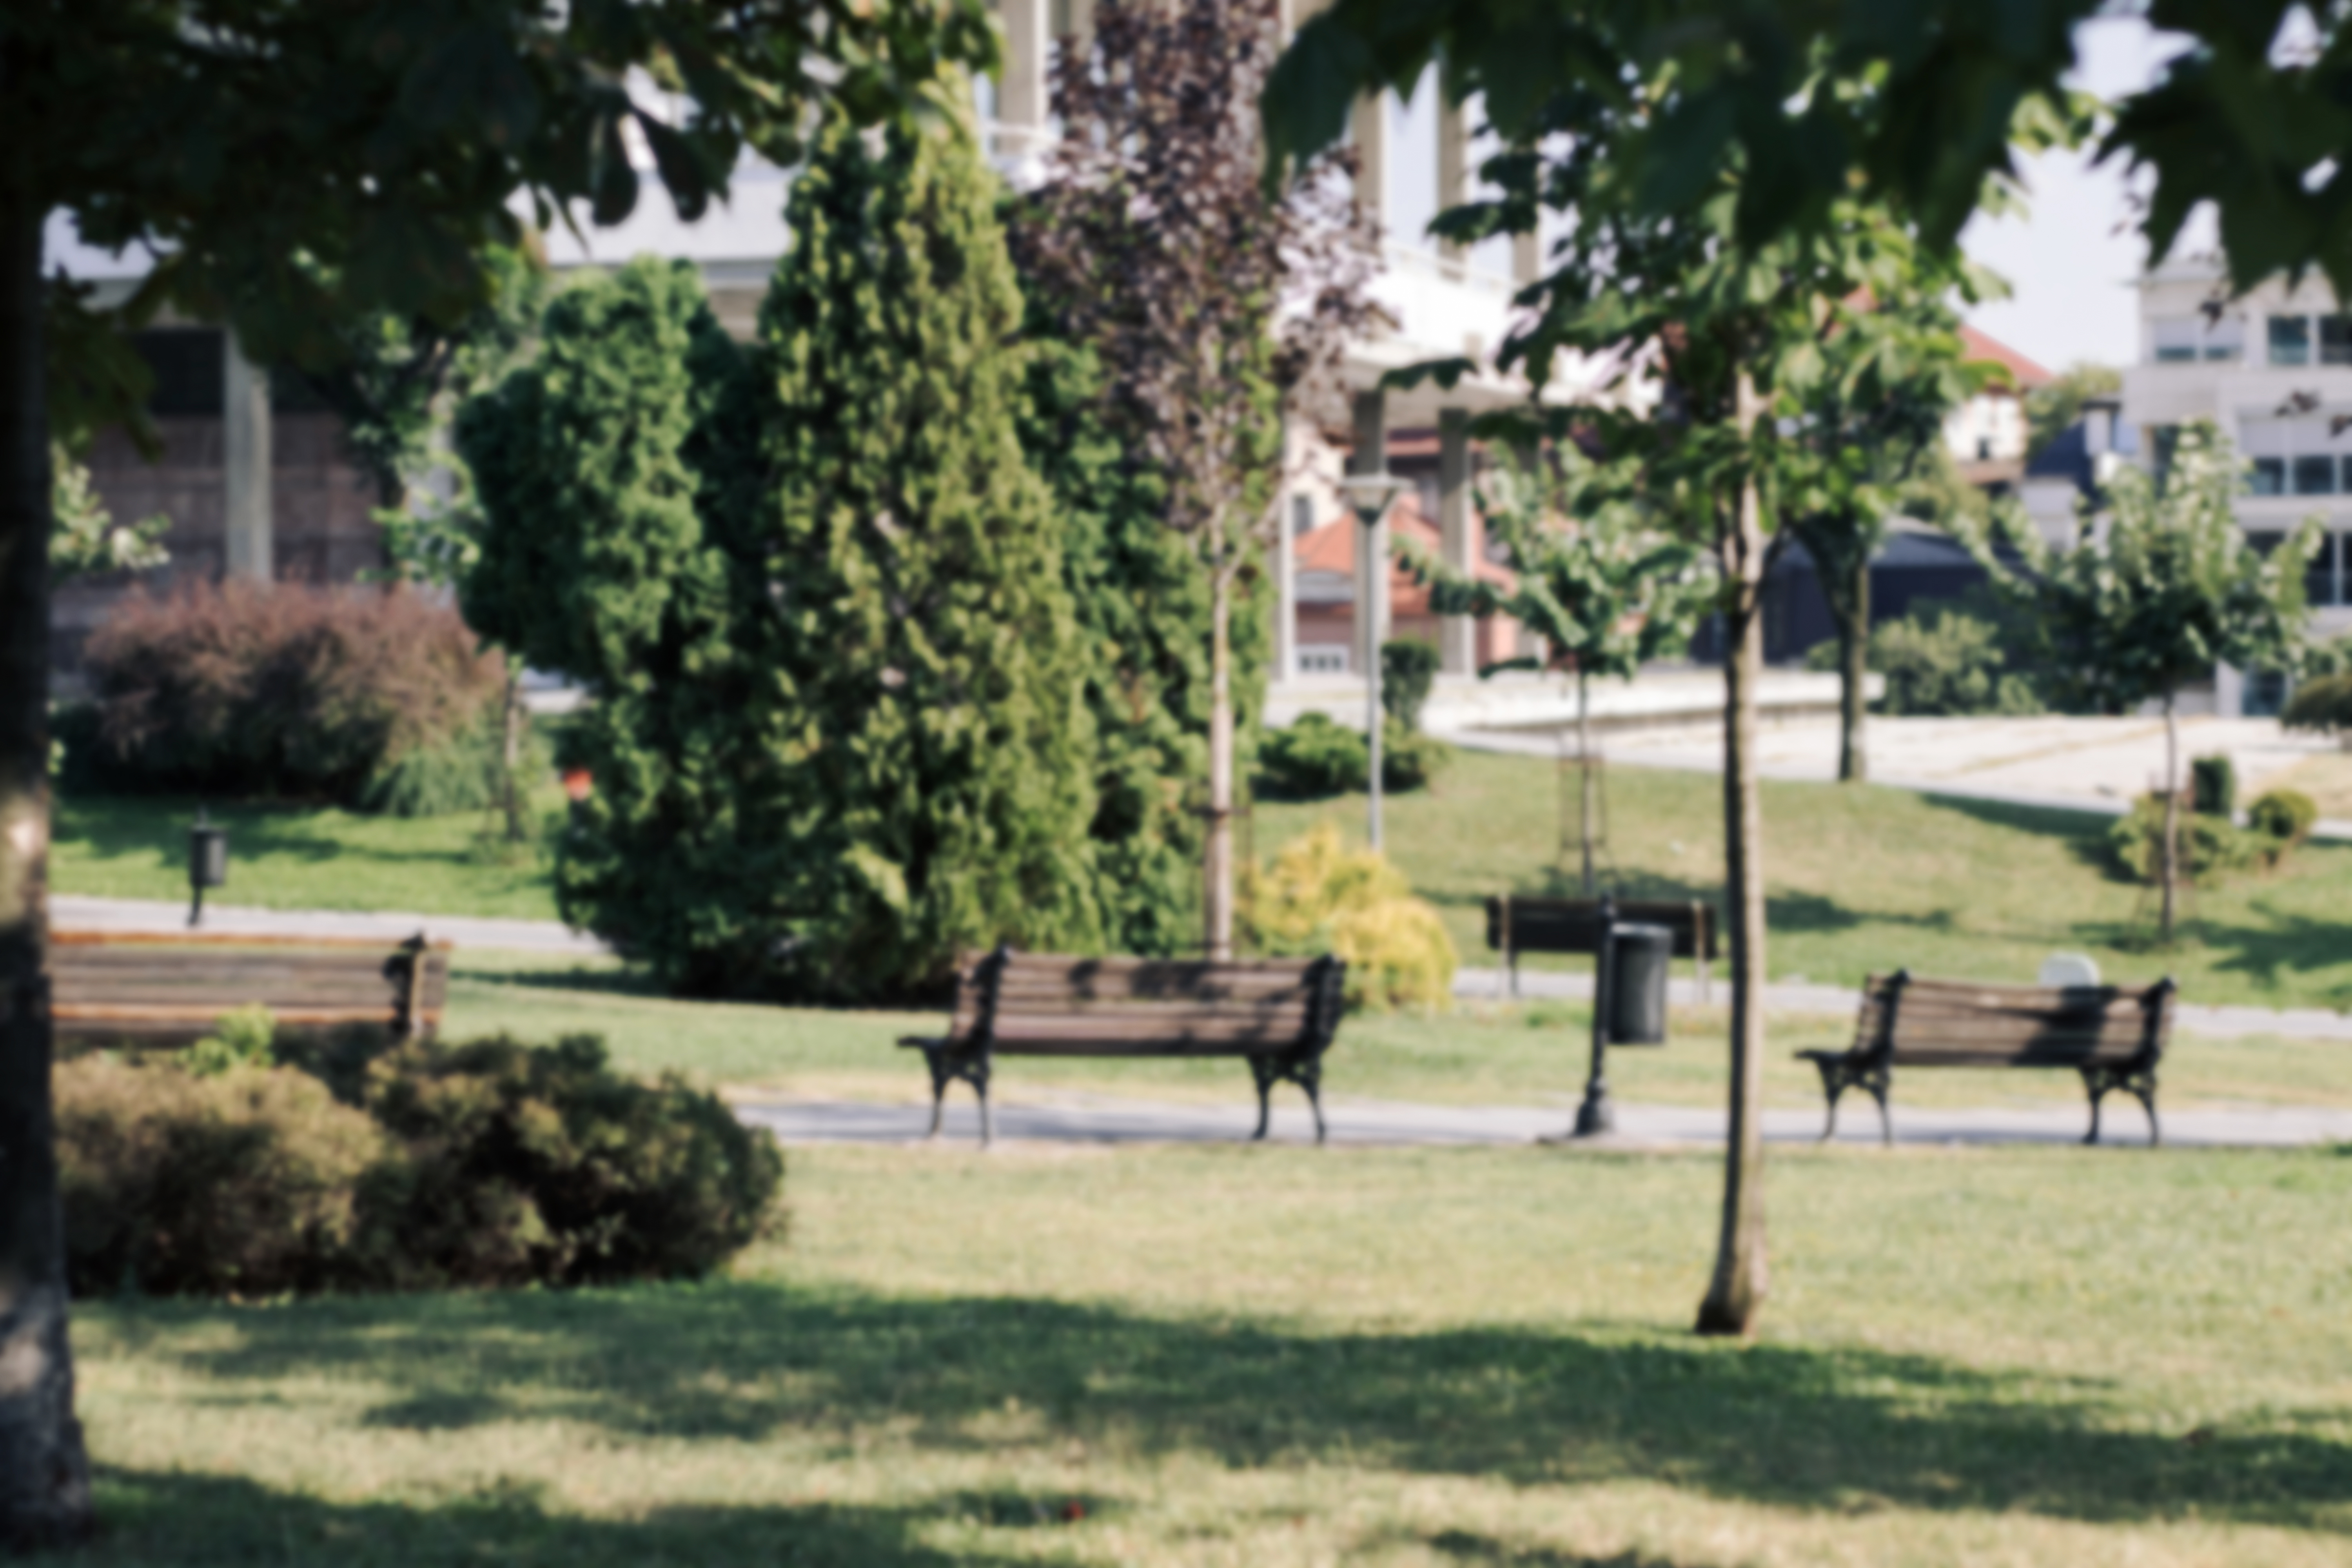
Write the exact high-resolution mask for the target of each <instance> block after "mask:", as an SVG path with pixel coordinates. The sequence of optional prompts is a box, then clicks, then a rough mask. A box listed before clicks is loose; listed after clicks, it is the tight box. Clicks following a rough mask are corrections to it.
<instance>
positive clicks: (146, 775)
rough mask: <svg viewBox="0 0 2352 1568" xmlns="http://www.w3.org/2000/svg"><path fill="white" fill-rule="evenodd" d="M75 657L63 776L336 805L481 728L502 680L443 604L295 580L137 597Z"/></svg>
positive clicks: (87, 783)
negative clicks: (80, 710)
mask: <svg viewBox="0 0 2352 1568" xmlns="http://www.w3.org/2000/svg"><path fill="white" fill-rule="evenodd" d="M84 657H85V660H86V662H87V665H88V668H89V682H90V690H91V693H92V703H91V706H92V709H93V713H92V715H91V716H90V717H89V718H87V719H82V720H79V721H68V724H67V725H66V726H65V729H66V733H67V740H68V746H67V769H68V773H67V777H68V784H69V785H78V786H79V787H83V788H95V789H119V790H132V791H145V790H159V791H171V792H174V793H183V794H206V795H232V796H291V797H297V798H303V799H317V800H330V801H335V802H338V803H341V804H343V805H361V804H362V801H363V800H364V798H365V797H366V795H367V793H368V789H369V786H370V784H371V783H372V781H374V780H376V779H377V778H379V777H380V776H382V775H383V774H384V773H386V772H387V771H389V770H391V769H393V768H394V767H396V766H397V765H398V764H399V763H402V762H403V760H404V759H405V758H407V757H409V756H410V755H411V754H412V753H415V752H420V751H424V750H428V749H431V748H433V747H436V746H439V745H445V744H446V743H448V742H452V741H453V740H455V739H456V738H457V737H458V736H459V735H461V734H463V733H465V732H466V731H468V730H469V729H472V728H474V727H475V726H476V725H478V723H479V722H480V721H481V718H482V715H483V712H484V710H485V709H486V707H488V708H494V707H495V705H496V700H497V699H498V697H499V694H500V692H501V690H502V689H503V684H504V679H505V675H504V666H503V664H502V662H501V661H500V659H499V657H498V656H497V655H496V654H485V653H482V652H481V651H479V649H478V645H477V640H476V638H475V637H474V634H473V633H472V632H470V631H468V630H467V628H466V625H465V623H464V622H463V621H462V620H460V619H459V618H458V617H457V612H456V611H455V610H452V609H450V608H449V607H448V606H446V605H436V604H435V603H433V602H431V601H429V600H428V599H426V598H425V596H424V595H420V594H416V593H413V592H406V591H398V590H395V591H393V592H389V593H387V592H383V591H381V590H376V589H362V588H347V589H333V588H316V587H307V586H303V585H300V584H274V585H265V584H253V583H246V582H240V581H231V582H228V583H225V584H217V585H215V584H209V583H205V582H201V581H194V582H188V583H184V584H181V585H180V586H179V587H178V588H176V589H175V590H174V591H173V592H172V593H171V594H169V595H164V596H161V597H156V596H151V595H147V594H145V593H143V592H140V591H137V590H134V591H133V592H132V593H131V594H130V595H127V596H126V597H124V598H123V599H122V600H121V602H120V603H119V604H117V605H116V606H115V609H114V612H113V614H112V615H110V616H109V617H108V618H107V620H106V622H105V624H103V625H102V626H100V627H99V629H98V630H97V631H96V632H95V633H94V634H92V636H91V637H90V639H89V645H88V647H87V648H86V649H85V655H84ZM93 742H94V743H93Z"/></svg>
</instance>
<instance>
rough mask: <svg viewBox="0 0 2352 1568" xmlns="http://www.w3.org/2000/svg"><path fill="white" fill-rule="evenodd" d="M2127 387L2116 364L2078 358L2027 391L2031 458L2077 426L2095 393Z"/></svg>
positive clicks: (2113, 392) (2112, 393)
mask: <svg viewBox="0 0 2352 1568" xmlns="http://www.w3.org/2000/svg"><path fill="white" fill-rule="evenodd" d="M2123 389H2124V376H2123V372H2121V371H2119V370H2117V369H2116V368H2115V367H2114V366H2112V365H2104V364H2094V363H2090V362H2089V361H2087V360H2078V361H2076V362H2075V363H2073V364H2070V365H2068V366H2067V367H2066V368H2065V370H2064V371H2063V372H2061V373H2060V374H2058V375H2057V376H2056V377H2055V378H2054V379H2053V380H2052V381H2051V382H2050V383H2049V384H2047V385H2043V386H2037V387H2034V388H2032V390H2031V391H2029V392H2027V393H2026V395H2025V424H2026V430H2027V435H2026V442H2025V453H2026V456H2027V457H2029V458H2031V457H2034V456H2037V455H2039V454H2040V452H2041V451H2042V448H2043V447H2047V446H2048V445H2050V443H2051V442H2052V441H2053V440H2054V439H2056V438H2057V437H2060V436H2062V435H2063V434H2065V433H2066V432H2067V431H2068V430H2071V429H2073V428H2074V423H2075V421H2077V420H2079V419H2081V418H2082V417H2083V405H2084V404H2085V403H2087V402H2089V401H2090V400H2091V399H2092V398H2094V397H2113V396H2115V395H2117V394H2118V393H2120V392H2122V391H2123Z"/></svg>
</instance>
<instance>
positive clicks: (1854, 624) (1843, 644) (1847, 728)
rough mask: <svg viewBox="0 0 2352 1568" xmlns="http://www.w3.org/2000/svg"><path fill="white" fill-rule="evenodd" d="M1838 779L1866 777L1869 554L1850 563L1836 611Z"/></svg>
mask: <svg viewBox="0 0 2352 1568" xmlns="http://www.w3.org/2000/svg"><path fill="white" fill-rule="evenodd" d="M1838 668H1839V669H1840V670H1841V671H1842V672H1843V679H1841V681H1840V682H1839V691H1838V778H1839V779H1840V780H1841V781H1842V782H1843V783H1846V784H1864V783H1867V782H1868V781H1869V778H1870V754H1869V752H1867V751H1866V750H1865V749H1864V748H1865V742H1864V734H1863V725H1864V722H1865V721H1866V720H1867V716H1868V712H1867V710H1868V700H1867V696H1866V694H1867V692H1868V690H1869V687H1870V555H1869V553H1868V552H1864V553H1863V555H1862V558H1861V559H1860V560H1858V561H1856V562H1855V563H1854V566H1853V584H1851V585H1850V586H1849V588H1848V590H1847V593H1846V595H1845V604H1844V605H1843V607H1842V608H1840V609H1839V610H1838Z"/></svg>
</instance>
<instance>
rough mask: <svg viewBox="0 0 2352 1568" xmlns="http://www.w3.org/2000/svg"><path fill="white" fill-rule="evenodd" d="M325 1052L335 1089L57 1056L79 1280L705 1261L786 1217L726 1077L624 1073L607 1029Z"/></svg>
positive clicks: (587, 1273)
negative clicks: (718, 1089) (713, 1088)
mask: <svg viewBox="0 0 2352 1568" xmlns="http://www.w3.org/2000/svg"><path fill="white" fill-rule="evenodd" d="M371 1054H373V1060H372V1061H371V1060H369V1057H370V1055H371ZM309 1065H310V1067H311V1068H314V1069H331V1079H330V1081H331V1082H333V1083H335V1084H337V1085H338V1086H339V1087H340V1089H341V1098H339V1096H338V1094H337V1093H336V1092H335V1091H333V1090H331V1089H330V1087H329V1082H327V1081H321V1079H320V1078H318V1077H314V1076H312V1072H311V1071H307V1070H300V1069H298V1068H290V1067H285V1068H257V1067H252V1066H236V1067H231V1068H226V1069H225V1070H222V1071H220V1072H218V1073H216V1074H214V1075H211V1076H200V1075H199V1074H197V1073H195V1072H192V1071H190V1070H188V1069H187V1067H186V1066H185V1064H184V1061H183V1060H174V1059H168V1058H167V1059H163V1060H160V1061H155V1062H152V1063H151V1064H150V1065H146V1066H141V1067H131V1066H127V1065H124V1064H123V1063H121V1062H120V1061H116V1060H114V1059H112V1058H107V1057H103V1056H93V1057H89V1058H81V1059H79V1060H75V1061H71V1062H67V1063H64V1064H62V1065H60V1066H59V1068H58V1071H57V1084H58V1089H57V1103H58V1158H59V1161H60V1163H61V1165H62V1168H63V1169H62V1174H63V1188H64V1194H65V1211H66V1226H67V1246H68V1265H69V1272H70V1275H71V1280H72V1284H73V1288H74V1289H75V1290H77V1291H79V1292H82V1293H85V1294H87V1293H93V1292H105V1291H112V1290H116V1289H125V1288H131V1289H142V1290H148V1291H152V1292H156V1293H159V1294H189V1295H221V1294H240V1295H263V1294H274V1293H278V1292H284V1291H289V1290H292V1291H309V1290H323V1289H384V1288H398V1289H419V1288H437V1287H447V1286H465V1285H474V1286H512V1285H524V1284H549V1285H575V1284H588V1283H598V1282H608V1281H614V1280H622V1279H671V1278H678V1277H689V1276H695V1275H699V1274H703V1273H707V1272H709V1270H710V1269H711V1268H716V1267H717V1266H718V1265H719V1264H720V1263H722V1262H723V1261H725V1259H726V1258H728V1257H730V1255H732V1254H733V1253H734V1252H736V1251H737V1250H739V1249H740V1248H741V1247H743V1246H744V1245H746V1244H747V1243H748V1242H750V1241H751V1240H752V1239H753V1238H754V1237H757V1236H759V1235H760V1234H761V1232H762V1230H763V1229H765V1228H766V1227H767V1226H769V1225H770V1223H771V1216H772V1214H773V1211H774V1202H775V1198H776V1194H777V1192H778V1190H779V1188H780V1186H781V1184H782V1179H783V1160H782V1154H780V1153H779V1152H777V1150H776V1147H775V1145H774V1143H773V1142H772V1141H771V1140H770V1139H768V1138H767V1137H766V1136H765V1135H764V1134H761V1133H756V1132H753V1131H751V1130H750V1129H748V1128H746V1127H744V1126H743V1125H742V1124H741V1123H740V1122H739V1121H736V1120H735V1118H734V1117H733V1116H732V1115H731V1114H730V1112H729V1111H728V1110H727V1107H726V1106H725V1105H724V1104H723V1103H721V1102H720V1101H719V1100H717V1099H716V1098H714V1097H712V1096H709V1095H707V1094H701V1093H698V1092H696V1091H694V1090H692V1089H688V1088H687V1087H686V1086H685V1084H683V1083H682V1082H680V1081H679V1080H677V1079H663V1080H662V1081H660V1082H659V1083H656V1084H642V1083H637V1082H635V1081H632V1080H630V1079H623V1078H620V1077H618V1076H616V1075H614V1073H612V1072H611V1071H610V1070H609V1069H608V1068H606V1067H605V1065H604V1047H603V1045H602V1043H601V1042H599V1041H597V1040H595V1039H594V1038H593V1037H576V1038H572V1039H567V1040H564V1041H562V1042H561V1043H560V1044H558V1045H557V1046H555V1047H550V1048H533V1047H526V1046H522V1045H519V1044H517V1043H516V1042H514V1041H512V1040H510V1039H506V1038H503V1037H501V1038H498V1039H492V1040H483V1041H478V1042H476V1043H475V1044H472V1045H468V1046H460V1047H439V1046H430V1045H412V1046H404V1047H395V1048H394V1049H392V1050H390V1051H388V1052H386V1051H383V1049H382V1048H381V1047H380V1045H378V1046H376V1047H374V1048H373V1051H371V1048H370V1047H367V1046H363V1045H362V1044H360V1043H358V1042H344V1045H343V1046H342V1047H338V1048H335V1049H332V1050H329V1051H325V1052H323V1053H321V1054H320V1056H319V1058H318V1059H317V1060H316V1061H314V1062H312V1063H310V1064H309ZM352 1100H356V1101H357V1102H358V1103H352Z"/></svg>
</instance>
